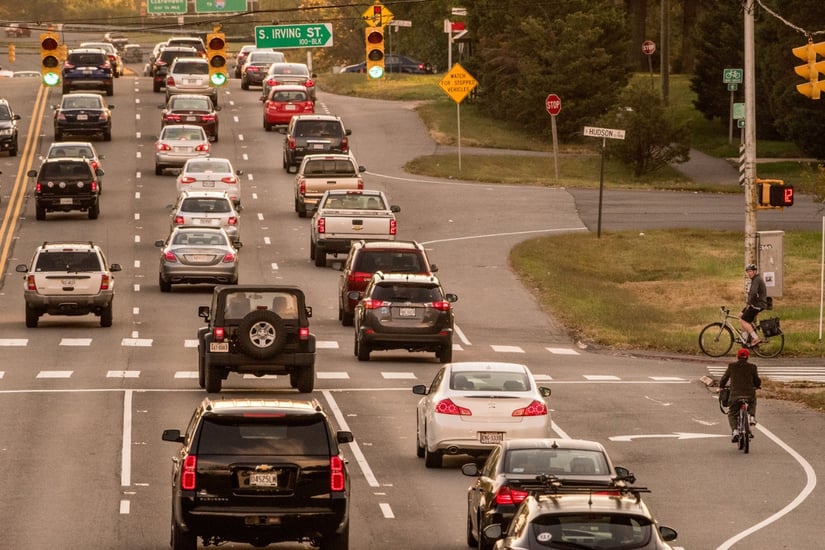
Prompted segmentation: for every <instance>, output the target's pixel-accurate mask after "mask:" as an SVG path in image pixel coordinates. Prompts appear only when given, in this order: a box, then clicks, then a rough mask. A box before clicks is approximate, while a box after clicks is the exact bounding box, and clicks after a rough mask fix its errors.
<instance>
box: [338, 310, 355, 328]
mask: <svg viewBox="0 0 825 550" xmlns="http://www.w3.org/2000/svg"><path fill="white" fill-rule="evenodd" d="M353 324H355V313H347V312H346V311H342V312H341V326H344V327H351V326H352V325H353Z"/></svg>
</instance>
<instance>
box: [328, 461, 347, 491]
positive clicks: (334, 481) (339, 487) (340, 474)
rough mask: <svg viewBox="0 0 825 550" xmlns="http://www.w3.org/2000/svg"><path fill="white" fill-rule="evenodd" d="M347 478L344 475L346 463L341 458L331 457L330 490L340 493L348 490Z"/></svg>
mask: <svg viewBox="0 0 825 550" xmlns="http://www.w3.org/2000/svg"><path fill="white" fill-rule="evenodd" d="M346 483H347V476H346V475H345V474H344V461H343V460H341V457H340V456H331V457H329V489H330V491H336V492H340V491H343V490H344V489H346V488H347V487H346Z"/></svg>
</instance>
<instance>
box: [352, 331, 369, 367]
mask: <svg viewBox="0 0 825 550" xmlns="http://www.w3.org/2000/svg"><path fill="white" fill-rule="evenodd" d="M355 338H356V340H355V344H356V347H357V352H356V354H355V355H356V356H357V357H358V360H359V361H369V360H370V347H369V346H368V345H367V344H365V343H364V342H363V341H362V340H361V338H358V336H356V337H355Z"/></svg>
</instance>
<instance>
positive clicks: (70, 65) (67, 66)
mask: <svg viewBox="0 0 825 550" xmlns="http://www.w3.org/2000/svg"><path fill="white" fill-rule="evenodd" d="M75 66H76V65H72V64H71V63H69V62H68V61H67V62H66V63H64V64H63V68H64V69H69V70H71V69H74V68H75Z"/></svg>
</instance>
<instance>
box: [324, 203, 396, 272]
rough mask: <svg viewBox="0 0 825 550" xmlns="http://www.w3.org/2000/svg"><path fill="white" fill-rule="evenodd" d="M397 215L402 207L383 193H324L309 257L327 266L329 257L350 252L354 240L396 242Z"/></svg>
mask: <svg viewBox="0 0 825 550" xmlns="http://www.w3.org/2000/svg"><path fill="white" fill-rule="evenodd" d="M396 212H401V208H400V207H399V206H395V205H390V204H389V202H387V197H386V195H384V193H382V192H381V191H374V190H340V189H336V190H332V191H327V192H325V193H324V194H323V196H322V197H321V200H320V201H319V202H318V208H317V210H316V211H315V214H314V215H313V216H312V236H311V240H310V243H309V258H310V259H311V260H315V265H316V266H318V267H324V266H325V265H326V263H327V254H338V253H347V252H349V249H350V244H351V243H352V242H354V241H360V240H367V241H394V240H395V235H396V233H397V229H398V226H397V224H396V220H395V213H396Z"/></svg>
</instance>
